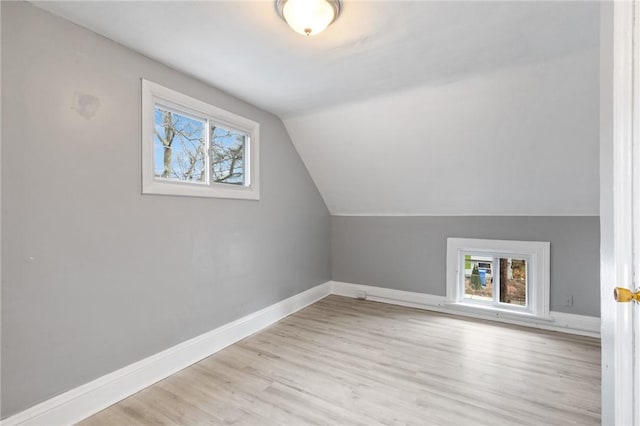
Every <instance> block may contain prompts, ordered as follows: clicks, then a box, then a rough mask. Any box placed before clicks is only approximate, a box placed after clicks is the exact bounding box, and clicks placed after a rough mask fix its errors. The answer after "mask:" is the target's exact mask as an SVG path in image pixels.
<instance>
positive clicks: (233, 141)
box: [210, 125, 247, 185]
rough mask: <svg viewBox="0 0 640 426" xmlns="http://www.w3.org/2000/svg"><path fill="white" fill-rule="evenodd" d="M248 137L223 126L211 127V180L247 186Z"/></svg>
mask: <svg viewBox="0 0 640 426" xmlns="http://www.w3.org/2000/svg"><path fill="white" fill-rule="evenodd" d="M246 142H247V136H246V135H244V134H242V133H239V132H237V131H233V130H228V129H225V128H224V127H221V126H216V125H213V126H212V127H211V154H210V155H211V179H212V180H213V181H214V182H223V183H231V184H235V185H244V184H245V181H244V180H245V173H244V164H245V161H244V160H245V158H244V153H245V145H246Z"/></svg>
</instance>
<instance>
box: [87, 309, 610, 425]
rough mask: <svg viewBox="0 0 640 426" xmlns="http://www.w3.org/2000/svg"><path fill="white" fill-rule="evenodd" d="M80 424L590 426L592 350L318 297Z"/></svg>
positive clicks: (594, 377)
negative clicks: (305, 306)
mask: <svg viewBox="0 0 640 426" xmlns="http://www.w3.org/2000/svg"><path fill="white" fill-rule="evenodd" d="M81 424H82V425H84V426H97V425H139V424H170V425H173V424H180V425H204V424H242V425H272V424H284V425H306V424H335V425H351V424H353V425H379V424H385V425H399V424H414V425H428V424H433V425H502V424H508V425H516V424H518V425H552V424H553V425H568V424H577V425H590V424H593V425H596V424H600V341H599V340H598V339H592V338H586V337H578V336H571V335H568V334H563V333H555V332H546V331H539V330H534V329H530V328H523V327H516V326H509V325H504V324H500V323H496V322H488V321H480V320H472V319H466V318H461V317H456V316H451V315H444V314H437V313H432V312H428V311H423V310H418V309H411V308H404V307H399V306H393V305H387V304H383V303H376V302H370V301H362V300H355V299H349V298H344V297H339V296H329V297H327V298H325V299H323V300H321V301H319V302H317V303H315V304H313V305H311V306H309V307H307V308H305V309H303V310H301V311H299V312H298V313H296V314H293V315H291V316H289V317H287V318H285V319H284V320H282V321H280V322H278V323H276V324H274V325H273V326H271V327H269V328H267V329H265V330H263V331H262V332H260V333H257V334H255V335H253V336H251V337H248V338H246V339H244V340H242V341H240V342H238V343H236V344H234V345H232V346H230V347H228V348H226V349H224V350H222V351H220V352H218V353H216V354H215V355H212V356H210V357H209V358H206V359H204V360H203V361H201V362H199V363H197V364H194V365H192V366H191V367H188V368H186V369H184V370H182V371H180V372H178V373H177V374H175V375H173V376H171V377H169V378H167V379H165V380H162V381H160V382H158V383H156V384H155V385H153V386H151V387H149V388H147V389H145V390H143V391H141V392H139V393H137V394H135V395H133V396H131V397H129V398H127V399H125V400H123V401H121V402H119V403H117V404H115V405H113V406H111V407H109V408H107V409H106V410H104V411H102V412H100V413H98V414H96V415H95V416H93V417H90V418H89V419H87V420H85V421H84V422H82V423H81Z"/></svg>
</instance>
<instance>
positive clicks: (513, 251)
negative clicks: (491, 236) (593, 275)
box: [447, 238, 551, 319]
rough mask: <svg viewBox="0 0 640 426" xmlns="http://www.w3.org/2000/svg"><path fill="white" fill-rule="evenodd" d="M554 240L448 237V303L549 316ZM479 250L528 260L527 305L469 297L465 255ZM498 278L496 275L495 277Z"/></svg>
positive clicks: (488, 254) (477, 252)
mask: <svg viewBox="0 0 640 426" xmlns="http://www.w3.org/2000/svg"><path fill="white" fill-rule="evenodd" d="M550 252H551V244H550V243H549V242H543V241H510V240H484V239H475V238H447V303H449V304H450V305H451V307H454V308H463V309H466V310H470V311H476V312H487V311H491V312H498V313H506V314H509V315H515V316H525V317H536V318H542V319H549V292H550V268H549V264H550ZM472 253H473V254H479V255H482V256H487V257H492V258H494V271H493V274H494V275H497V269H496V268H495V261H496V259H498V258H500V257H502V258H505V257H510V258H515V259H524V260H526V261H527V294H526V299H527V304H526V306H521V305H516V304H513V305H511V304H507V303H499V302H496V301H495V294H496V292H494V301H493V302H490V301H487V302H480V301H474V300H469V299H466V298H465V295H464V255H465V254H472ZM494 279H495V277H494Z"/></svg>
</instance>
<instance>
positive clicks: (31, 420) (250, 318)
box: [2, 282, 331, 426]
mask: <svg viewBox="0 0 640 426" xmlns="http://www.w3.org/2000/svg"><path fill="white" fill-rule="evenodd" d="M330 291H331V283H330V282H326V283H324V284H320V285H318V286H316V287H313V288H311V289H309V290H307V291H304V292H302V293H300V294H297V295H295V296H293V297H290V298H288V299H285V300H283V301H281V302H278V303H276V304H274V305H271V306H268V307H266V308H264V309H261V310H260V311H257V312H254V313H252V314H249V315H247V316H245V317H243V318H240V319H238V320H236V321H233V322H231V323H228V324H225V325H223V326H221V327H218V328H216V329H214V330H211V331H209V332H207V333H205V334H202V335H200V336H197V337H194V338H193V339H190V340H187V341H186V342H183V343H180V344H178V345H176V346H173V347H171V348H169V349H167V350H164V351H162V352H160V353H157V354H155V355H152V356H150V357H148V358H145V359H143V360H141V361H138V362H136V363H133V364H131V365H128V366H126V367H124V368H121V369H120V370H117V371H114V372H113V373H109V374H107V375H105V376H102V377H100V378H98V379H96V380H93V381H91V382H89V383H86V384H84V385H82V386H79V387H77V388H75V389H72V390H70V391H68V392H65V393H63V394H61V395H58V396H56V397H54V398H51V399H49V400H47V401H44V402H42V403H40V404H38V405H35V406H33V407H31V408H28V409H27V410H25V411H22V412H20V413H18V414H15V415H13V416H11V417H8V418H7V419H5V420H3V421H2V426H14V425H49V426H53V425H69V424H74V423H77V422H79V421H80V420H83V419H85V418H87V417H89V416H91V415H93V414H95V413H97V412H98V411H100V410H103V409H105V408H107V407H109V406H110V405H112V404H115V403H116V402H118V401H121V400H123V399H124V398H126V397H128V396H131V395H133V394H134V393H136V392H138V391H140V390H142V389H144V388H146V387H148V386H150V385H152V384H154V383H156V382H158V381H160V380H162V379H164V378H166V377H168V376H170V375H172V374H174V373H176V372H178V371H180V370H182V369H184V368H186V367H188V366H189V365H191V364H194V363H196V362H198V361H200V360H202V359H204V358H206V357H208V356H210V355H212V354H214V353H216V352H218V351H219V350H221V349H223V348H225V347H227V346H229V345H231V344H233V343H235V342H237V341H239V340H242V339H244V338H245V337H247V336H250V335H251V334H253V333H256V332H258V331H260V330H262V329H263V328H265V327H267V326H269V325H271V324H273V323H275V322H277V321H279V320H281V319H282V318H284V317H286V316H288V315H291V314H292V313H294V312H296V311H299V310H300V309H302V308H304V307H306V306H308V305H310V304H312V303H315V302H316V301H318V300H320V299H322V298H324V297H326V296H328V295H329V294H330Z"/></svg>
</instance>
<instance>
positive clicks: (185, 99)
mask: <svg viewBox="0 0 640 426" xmlns="http://www.w3.org/2000/svg"><path fill="white" fill-rule="evenodd" d="M156 102H157V103H159V104H160V105H165V106H168V107H170V108H172V109H176V110H177V111H184V112H186V113H188V114H190V115H193V116H196V117H206V118H207V119H209V120H210V121H213V122H215V123H219V124H221V125H223V126H228V127H230V128H233V129H234V130H239V131H241V132H244V133H247V134H248V135H249V141H248V142H249V143H248V149H247V150H246V152H245V155H247V157H248V158H247V164H248V167H246V168H245V173H246V174H247V176H246V179H248V182H249V184H248V185H246V186H239V185H231V184H225V183H205V184H202V183H195V182H194V183H190V182H176V181H170V180H166V179H158V178H156V177H155V176H154V167H153V166H154V164H153V163H154V142H155V141H154V137H155V135H154V105H155V104H156ZM207 132H209V129H207ZM142 193H143V194H161V195H179V196H189V197H211V198H234V199H241V200H259V199H260V124H259V123H256V122H255V121H252V120H249V119H248V118H244V117H241V116H239V115H237V114H234V113H232V112H229V111H226V110H224V109H222V108H218V107H215V106H213V105H210V104H208V103H206V102H203V101H200V100H198V99H195V98H192V97H190V96H187V95H184V94H182V93H180V92H176V91H175V90H172V89H169V88H167V87H164V86H161V85H159V84H157V83H153V82H151V81H149V80H145V79H142Z"/></svg>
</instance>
